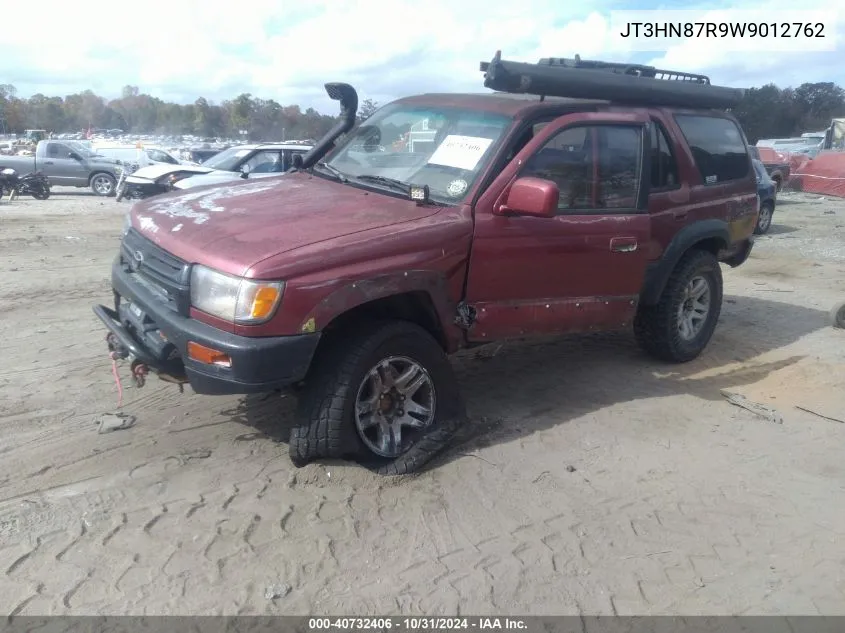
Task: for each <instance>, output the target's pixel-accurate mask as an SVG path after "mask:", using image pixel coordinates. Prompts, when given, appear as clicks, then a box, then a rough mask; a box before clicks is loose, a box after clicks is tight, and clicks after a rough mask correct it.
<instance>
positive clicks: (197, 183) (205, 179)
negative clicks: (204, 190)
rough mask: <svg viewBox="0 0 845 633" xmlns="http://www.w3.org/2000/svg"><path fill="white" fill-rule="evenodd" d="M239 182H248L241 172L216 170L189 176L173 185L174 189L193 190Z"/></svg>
mask: <svg viewBox="0 0 845 633" xmlns="http://www.w3.org/2000/svg"><path fill="white" fill-rule="evenodd" d="M237 180H246V178H241V174H240V172H237V171H222V170H220V169H215V170H214V171H211V172H209V173H206V174H197V175H196V176H189V177H188V178H183V179H182V180H179V181H177V182H175V183H174V184H173V188H174V189H193V188H194V187H202V186H204V185H213V184H217V183H221V182H233V181H237Z"/></svg>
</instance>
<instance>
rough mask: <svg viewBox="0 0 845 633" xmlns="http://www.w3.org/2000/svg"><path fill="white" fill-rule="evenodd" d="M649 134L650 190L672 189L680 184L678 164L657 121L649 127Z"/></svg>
mask: <svg viewBox="0 0 845 633" xmlns="http://www.w3.org/2000/svg"><path fill="white" fill-rule="evenodd" d="M649 129H650V133H651V188H652V189H674V188H675V187H677V186H678V185H679V183H680V181H679V179H678V163H677V161H676V160H675V155H674V154H673V153H672V146H671V145H670V144H669V139H668V137H667V136H666V131H665V130H664V129H663V126H662V125H660V124H659V123H658V122H657V121H652V122H651V124H650V125H649Z"/></svg>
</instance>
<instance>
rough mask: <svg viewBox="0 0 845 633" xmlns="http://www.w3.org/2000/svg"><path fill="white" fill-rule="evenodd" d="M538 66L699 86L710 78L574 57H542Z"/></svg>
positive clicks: (708, 81) (637, 65) (708, 82)
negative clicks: (687, 82) (609, 73)
mask: <svg viewBox="0 0 845 633" xmlns="http://www.w3.org/2000/svg"><path fill="white" fill-rule="evenodd" d="M537 65H538V66H553V67H554V66H557V67H562V68H583V69H589V70H603V71H606V72H612V73H616V74H620V75H632V76H634V77H648V78H650V79H662V80H666V81H692V82H695V83H699V84H707V85H710V77H708V76H707V75H698V74H695V73H686V72H682V71H680V70H661V69H659V68H655V67H654V66H644V65H642V64H624V63H618V62H602V61H595V60H588V59H581V57H580V56H578V55H576V56H575V58H574V59H567V58H565V57H544V58H543V59H541V60H540V61H539V62H538V63H537Z"/></svg>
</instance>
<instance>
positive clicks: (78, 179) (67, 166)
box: [44, 141, 90, 187]
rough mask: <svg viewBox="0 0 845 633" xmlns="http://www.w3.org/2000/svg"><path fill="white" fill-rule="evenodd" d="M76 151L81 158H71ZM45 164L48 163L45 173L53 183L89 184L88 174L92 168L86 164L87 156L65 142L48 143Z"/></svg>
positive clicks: (73, 185)
mask: <svg viewBox="0 0 845 633" xmlns="http://www.w3.org/2000/svg"><path fill="white" fill-rule="evenodd" d="M74 153H76V155H77V156H79V157H80V159H81V160H80V159H77V158H71V154H74ZM46 154H47V155H46V156H45V160H44V164H45V165H48V167H46V168H45V169H44V173H45V175H47V176H48V177H49V179H50V184H53V185H67V186H70V187H78V186H84V185H87V184H88V175H89V174H90V170H89V169H88V166H87V164H86V162H85V161H86V157H85V156H82V155H81V154H80V153H79V152H76V151H75V149H72V148H71V147H70V146H69V145H65V144H64V143H57V142H55V141H50V142H49V143H48V144H47V152H46Z"/></svg>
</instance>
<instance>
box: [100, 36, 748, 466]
mask: <svg viewBox="0 0 845 633" xmlns="http://www.w3.org/2000/svg"><path fill="white" fill-rule="evenodd" d="M481 69H482V71H485V86H486V87H489V88H492V89H493V90H495V91H497V92H495V93H492V94H427V95H419V96H414V97H409V98H405V99H400V100H398V101H395V102H393V103H390V104H388V105H386V106H384V107H382V108H381V109H379V110H378V111H377V112H376V113H374V114H373V115H372V116H371V117H370V118H368V119H367V120H365V121H364V122H363V123H362V124H360V125H359V126H358V127H357V128H354V126H355V112H356V110H357V103H358V98H357V94H356V92H355V90H354V89H353V88H352V87H351V86H349V85H347V84H327V85H326V89H327V91H328V93H329V95H330V96H331V97H332V98H333V99H335V100H338V101H340V105H341V119H340V122H339V123H338V125H337V126H336V128H335V129H333V130H332V131H331V132H330V133H329V134H328V135H327V136H326V137H325V138H324V139H323V140H322V141H320V142H319V143H318V144H317V145H316V146H315V147H314V148H313V149H312V150H311V151H310V152H309V153H308V154H306V155H305V156H304V157H301V159H299V160H297V162H296V164H295V167H294V168H293V169H292V170H291V171H290V172H288V173H286V174H284V175H280V176H278V177H273V178H265V179H261V180H254V181H253V180H250V179H249V178H247V179H245V180H244V181H241V182H238V183H236V184H226V185H211V186H208V187H201V188H196V189H192V190H191V191H189V192H186V193H177V192H172V193H166V194H163V195H162V196H158V197H156V198H153V199H150V200H146V201H142V202H138V203H136V204H135V205H134V207H133V209H132V211H131V212H130V217H129V218H128V221H127V225H126V229H125V234H124V237H123V241H122V245H121V249H120V253H119V254H118V256H117V258H116V259H115V261H114V264H113V267H112V284H113V288H114V309H111V308H108V307H105V306H102V305H99V306H96V307H95V308H94V310H95V312H96V314H97V315H98V316H99V318H100V319H101V320H102V321H103V323H104V324H105V325H106V327H107V328H108V330H109V332H108V334H107V340H108V345H109V349H110V351H111V352H112V356H113V357H115V358H125V359H128V360H130V361H131V366H132V373H133V375H134V376H135V377H136V378H137V379H138V381H139V383H140V382H142V380H143V377H144V375H145V374H146V373H147V372H150V371H152V372H153V373H157V374H159V376H160V377H162V378H164V379H166V380H169V381H174V382H177V383H190V385H191V387H192V388H193V389H194V391H195V392H197V393H201V394H233V393H251V392H270V391H274V390H280V389H283V388H293V389H294V390H295V391H297V393H298V402H299V409H298V414H297V420H296V422H295V426H294V427H293V429H292V431H291V437H290V454H291V458H292V460H293V462H294V464H296V465H298V466H300V465H303V464H305V463H307V462H309V461H311V460H314V459H316V458H321V457H351V458H356V459H359V461H362V462H365V463H373V464H375V465H376V466H377V468H378V470H379V472H382V473H394V474H395V473H404V472H411V471H413V470H415V469H416V468H418V467H419V466H421V465H422V464H424V463H425V461H426V460H427V459H429V457H430V456H431V455H432V454H433V453H434V452H435V451H436V450H438V449H440V448H441V447H443V446H444V444H446V443H447V441H448V438H449V436H450V434H451V433H452V432H453V431H454V429H455V428H456V426H457V425H458V424H459V423H460V422H461V421H462V420H463V419H464V416H465V413H464V405H463V403H462V399H461V396H460V393H459V390H458V388H457V386H456V383H455V379H454V377H453V374H452V370H451V366H450V364H449V362H448V359H447V355H448V354H450V353H453V352H455V351H457V350H459V349H461V348H466V347H470V346H475V345H482V344H485V343H489V342H491V341H497V340H502V339H510V338H524V337H528V336H531V335H547V334H554V333H571V332H588V331H596V330H609V329H616V328H626V327H630V326H632V327H633V331H634V333H635V335H636V338H637V340H638V341H639V343H640V344H641V346H642V347H643V348H644V349H645V350H646V351H647V352H648V353H649V354H651V355H652V356H655V357H657V358H659V359H663V360H666V361H671V362H685V361H689V360H691V359H693V358H695V357H696V356H698V355H699V354H700V353H701V352H702V350H703V349H704V348H705V347H706V345H707V343H708V342H709V340H710V338H711V336H712V335H713V331H714V329H715V327H716V322H717V321H718V318H719V313H720V309H721V303H722V274H721V268H720V265H719V264H720V262H722V263H725V264H727V265H729V266H738V265H740V264H742V263H743V262H744V261H745V260H746V259H747V257H748V255H749V252H750V251H751V248H752V244H753V231H754V227H755V224H756V222H757V215H758V211H759V210H758V202H757V187H756V181H755V175H754V170H753V168H752V164H751V158H750V156H749V153H748V145H747V142H746V139H745V136H744V134H743V132H742V130H741V128H740V126H739V125H738V124H737V122H736V120H735V119H734V118H733V117H732V116H731V115H730V114H729V113H727V110H728V109H729V108H730V107H732V106H733V105H735V104H736V103H737V101H738V100H739V99H740V98H741V96H742V91H740V90H733V89H729V88H724V87H718V86H712V85H710V82H709V80H708V79H707V78H706V77H702V76H699V75H690V74H685V73H677V72H671V71H660V70H657V69H654V68H651V67H644V66H630V65H622V64H608V63H603V62H589V61H582V60H580V59H576V60H574V61H573V60H564V59H546V60H541V62H540V63H538V64H524V63H518V62H510V61H503V60H502V59H501V57H500V55H499V54H498V53H497V54H496V57H495V58H494V59H493V61H492V62H490V63H485V64H482V68H481ZM353 128H354V129H353ZM344 135H345V136H344ZM342 136H343V138H342V140H341V137H342ZM338 141H339V142H338Z"/></svg>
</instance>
